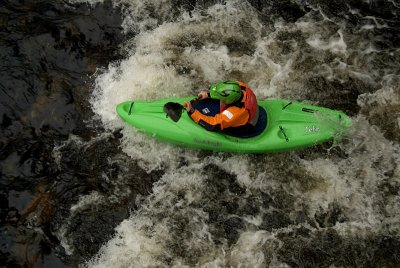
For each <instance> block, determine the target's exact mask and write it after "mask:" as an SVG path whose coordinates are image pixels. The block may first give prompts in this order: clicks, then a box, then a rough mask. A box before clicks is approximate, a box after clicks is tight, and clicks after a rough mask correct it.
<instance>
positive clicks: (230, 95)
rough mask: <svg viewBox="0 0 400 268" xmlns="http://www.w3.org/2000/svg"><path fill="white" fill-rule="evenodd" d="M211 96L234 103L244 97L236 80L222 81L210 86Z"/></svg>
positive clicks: (224, 101)
mask: <svg viewBox="0 0 400 268" xmlns="http://www.w3.org/2000/svg"><path fill="white" fill-rule="evenodd" d="M210 96H211V98H213V99H218V100H220V101H221V102H223V103H225V104H232V103H234V102H235V101H238V100H239V99H240V98H241V97H242V90H241V89H240V86H239V85H238V83H237V82H235V81H226V82H221V83H218V84H215V85H212V86H211V87H210Z"/></svg>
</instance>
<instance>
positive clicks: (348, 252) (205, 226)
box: [60, 0, 400, 267]
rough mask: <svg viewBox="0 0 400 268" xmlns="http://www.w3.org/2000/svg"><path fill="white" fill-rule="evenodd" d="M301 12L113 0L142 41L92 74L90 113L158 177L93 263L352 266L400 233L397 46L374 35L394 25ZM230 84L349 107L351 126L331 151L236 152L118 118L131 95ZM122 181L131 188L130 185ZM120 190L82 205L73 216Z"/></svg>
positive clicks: (348, 12) (322, 10)
mask: <svg viewBox="0 0 400 268" xmlns="http://www.w3.org/2000/svg"><path fill="white" fill-rule="evenodd" d="M97 2H100V1H89V3H90V4H92V5H95V4H96V3H97ZM321 3H323V2H321ZM292 4H293V5H298V6H299V10H300V11H301V12H300V11H299V13H302V12H303V14H302V15H299V16H298V18H291V19H284V18H283V17H280V16H278V15H276V14H275V13H274V15H271V16H268V14H269V13H268V7H269V6H268V5H265V6H264V7H263V8H264V9H261V10H260V8H259V9H257V8H256V7H254V6H253V5H252V4H251V2H247V1H223V2H219V1H216V2H215V3H213V2H207V3H204V2H201V3H197V5H196V4H195V3H193V8H192V9H190V10H185V9H184V8H177V7H176V3H175V2H174V1H169V0H163V1H151V0H146V1H134V0H131V1H128V0H125V1H114V2H113V5H114V6H115V7H117V6H118V7H121V6H122V7H123V14H124V22H123V25H122V26H123V27H124V31H125V32H126V34H132V36H133V37H132V38H131V39H130V40H129V41H128V42H126V43H124V44H121V48H120V49H121V50H122V51H123V54H124V55H126V56H125V58H124V59H122V60H120V61H118V62H111V63H110V64H109V66H108V68H106V69H99V70H98V71H97V73H96V75H95V84H94V86H93V87H94V90H93V93H92V96H91V100H90V102H91V107H92V109H93V111H94V113H95V119H98V120H99V121H100V122H101V124H102V125H103V126H104V127H105V128H106V130H107V131H109V132H114V131H117V130H120V129H121V133H122V137H121V139H120V147H121V150H122V151H123V152H124V153H125V154H127V155H128V156H129V157H130V159H131V161H132V162H136V163H137V164H138V165H139V166H140V167H141V168H142V169H144V170H146V171H147V172H152V171H154V170H161V171H162V176H160V178H159V179H158V180H157V181H156V182H155V183H154V184H153V188H152V192H151V193H150V194H149V195H148V196H145V197H142V198H138V200H136V204H137V207H138V208H137V209H136V210H133V211H132V212H131V215H130V216H129V218H127V219H125V220H124V221H122V223H121V224H119V226H118V227H117V228H116V229H115V234H114V235H113V237H112V238H111V239H110V240H109V241H108V242H107V243H106V244H104V245H103V246H102V247H101V249H100V251H99V252H98V253H97V254H96V255H95V256H93V257H92V258H91V259H90V260H89V261H87V262H86V263H84V264H83V265H84V266H87V267H266V266H270V267H298V266H307V265H312V264H318V265H322V266H324V265H326V266H329V265H333V266H342V265H343V266H346V265H350V264H349V263H346V260H347V261H349V259H352V258H355V259H354V261H353V264H356V265H363V264H364V265H365V264H368V261H369V260H368V258H367V257H365V256H368V254H369V253H371V252H375V251H374V250H376V249H377V248H378V244H379V243H380V241H381V240H382V237H396V236H397V237H398V235H399V234H400V214H399V211H400V197H399V186H400V146H399V141H400V135H399V130H400V114H399V113H400V110H399V107H400V86H399V82H400V74H399V67H400V63H399V61H398V59H399V58H400V57H399V56H400V51H399V47H391V46H389V45H388V46H385V45H382V44H380V43H379V40H380V39H379V38H383V37H382V36H384V35H383V34H381V33H382V32H381V31H384V30H385V29H386V28H387V29H390V28H391V27H392V28H393V27H398V26H399V25H398V24H395V23H393V25H388V22H385V21H384V20H383V18H380V17H374V16H372V15H369V14H368V12H367V11H365V10H363V9H361V8H360V9H358V8H356V7H351V6H350V5H347V6H346V5H344V6H343V7H341V13H340V12H338V13H334V12H332V10H329V6H324V5H322V4H321V5H319V4H317V3H316V2H315V3H314V2H313V1H310V2H307V1H293V3H292ZM342 4H343V3H342ZM387 5H389V6H390V5H391V4H390V3H387ZM278 7H279V6H278ZM283 8H284V7H283ZM392 8H393V10H395V12H397V13H396V14H399V12H400V11H399V6H398V4H396V3H395V2H392ZM272 11H273V10H272ZM272 11H271V12H272ZM282 12H284V10H283V11H282ZM364 13H366V14H364ZM338 14H342V16H339V15H338ZM396 59H397V60H396ZM230 79H234V80H241V81H245V82H246V83H248V84H249V85H250V86H251V87H252V88H253V89H254V91H255V93H256V95H257V96H258V97H259V98H285V99H293V100H301V101H305V102H309V103H313V104H319V105H323V106H328V107H329V108H333V109H339V110H344V111H345V112H346V113H348V114H349V115H350V116H351V118H352V121H353V126H352V127H351V130H350V132H349V133H348V134H347V135H346V137H345V138H344V139H343V140H341V141H339V142H337V143H334V144H330V145H329V146H325V147H324V146H320V147H317V148H311V149H308V150H303V151H299V152H297V151H296V152H288V153H281V154H273V155H269V154H267V155H234V154H227V153H211V152H202V151H197V150H191V149H183V148H177V147H174V146H172V145H168V144H164V143H160V142H158V141H155V140H153V139H152V138H150V137H147V136H144V135H142V134H140V133H138V132H137V131H135V130H134V129H132V128H131V127H130V126H127V125H125V124H123V122H122V121H121V120H120V119H119V118H118V116H117V114H116V112H115V107H116V105H117V104H118V103H120V102H123V101H126V100H134V99H156V98H163V97H170V96H188V95H194V94H196V92H197V91H198V90H199V89H203V88H208V87H209V85H210V84H212V83H215V82H217V81H221V80H230ZM127 172H129V170H127ZM129 178H130V179H132V177H129ZM118 184H119V185H121V187H120V188H119V189H123V188H124V185H125V184H126V185H128V182H127V181H125V178H124V177H123V176H122V177H119V178H118ZM123 192H124V191H123V190H121V191H120V192H119V193H115V195H114V196H112V197H110V196H101V195H99V194H98V193H95V192H94V193H91V194H89V195H88V196H86V197H85V196H83V197H81V199H80V201H79V203H77V204H76V205H74V206H73V207H72V208H71V214H72V213H75V212H76V211H78V210H79V209H81V208H82V209H83V208H85V207H87V206H90V205H91V204H96V205H101V203H102V202H110V200H114V199H116V200H118V198H119V195H123ZM116 202H117V201H116ZM65 228H66V229H68V221H67V223H66V226H65ZM60 237H61V240H63V243H64V245H65V248H68V252H69V254H73V249H71V248H70V247H69V246H68V245H69V244H70V243H69V242H68V241H66V239H65V238H64V239H63V234H60ZM315 248H319V250H320V253H319V254H321V256H323V257H320V258H322V260H319V259H318V257H315V255H318V254H317V253H315V252H316V251H315ZM360 252H361V253H360ZM371 254H372V253H371ZM349 256H350V257H349ZM356 256H359V257H356ZM318 261H319V262H318Z"/></svg>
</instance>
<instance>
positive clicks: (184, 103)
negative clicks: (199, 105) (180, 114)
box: [183, 101, 192, 112]
mask: <svg viewBox="0 0 400 268" xmlns="http://www.w3.org/2000/svg"><path fill="white" fill-rule="evenodd" d="M183 107H184V108H185V109H186V111H188V112H190V110H191V109H192V104H191V103H190V101H184V102H183Z"/></svg>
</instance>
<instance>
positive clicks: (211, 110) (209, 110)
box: [194, 98, 267, 138]
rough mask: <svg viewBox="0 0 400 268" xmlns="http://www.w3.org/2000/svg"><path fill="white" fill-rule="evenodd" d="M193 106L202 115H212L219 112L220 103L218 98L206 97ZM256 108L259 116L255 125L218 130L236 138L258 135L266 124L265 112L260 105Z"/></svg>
mask: <svg viewBox="0 0 400 268" xmlns="http://www.w3.org/2000/svg"><path fill="white" fill-rule="evenodd" d="M194 108H195V109H197V110H198V111H199V112H201V113H202V114H204V115H207V116H214V115H216V114H218V113H219V112H220V103H219V100H215V99H210V98H207V99H204V100H201V101H197V102H195V103H194ZM258 108H259V116H258V121H257V124H256V125H255V126H252V125H250V124H247V125H246V126H243V127H232V128H228V129H224V130H223V131H220V133H222V134H224V135H229V136H233V137H238V138H252V137H255V136H258V135H260V134H261V133H262V132H263V131H264V130H265V128H266V126H267V112H266V111H265V109H264V108H263V107H261V106H258Z"/></svg>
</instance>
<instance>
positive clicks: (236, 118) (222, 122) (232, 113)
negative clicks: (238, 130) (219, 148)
mask: <svg viewBox="0 0 400 268" xmlns="http://www.w3.org/2000/svg"><path fill="white" fill-rule="evenodd" d="M188 113H189V115H190V117H191V118H192V119H193V121H195V122H196V123H198V124H199V125H201V126H203V127H204V128H205V129H207V130H210V131H219V130H223V129H225V128H229V127H238V126H243V125H244V124H246V123H247V121H248V119H249V113H248V111H247V110H246V109H244V108H239V107H235V106H232V107H229V108H228V109H226V110H224V111H223V112H222V113H219V114H216V115H215V116H207V115H204V114H202V113H200V112H199V111H198V110H194V111H193V112H191V111H189V112H188Z"/></svg>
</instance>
